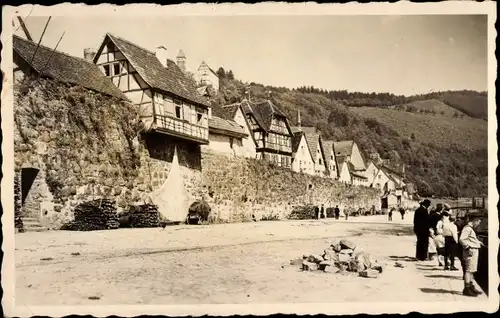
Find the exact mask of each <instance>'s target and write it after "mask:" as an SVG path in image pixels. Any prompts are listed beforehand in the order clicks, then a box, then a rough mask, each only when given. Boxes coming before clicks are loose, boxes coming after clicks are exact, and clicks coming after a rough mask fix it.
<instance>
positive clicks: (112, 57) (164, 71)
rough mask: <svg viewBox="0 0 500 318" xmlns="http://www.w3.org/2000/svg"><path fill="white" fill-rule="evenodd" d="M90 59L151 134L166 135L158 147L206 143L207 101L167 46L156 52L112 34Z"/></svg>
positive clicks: (159, 48) (157, 141) (189, 145)
mask: <svg viewBox="0 0 500 318" xmlns="http://www.w3.org/2000/svg"><path fill="white" fill-rule="evenodd" d="M89 58H91V59H92V61H93V63H95V64H96V65H97V67H98V68H99V69H100V70H101V72H102V73H103V74H104V75H105V76H106V77H108V78H109V79H111V81H112V82H113V83H114V84H115V85H116V87H118V88H119V89H120V90H121V91H122V92H123V94H125V96H127V97H128V98H129V99H130V100H131V101H132V102H133V103H134V104H135V105H137V107H139V109H140V113H141V114H142V120H143V122H144V123H145V124H146V127H147V129H148V131H149V132H152V133H154V134H157V135H158V134H159V135H163V136H164V138H163V139H161V138H160V139H158V138H159V137H158V136H156V142H155V143H156V144H157V145H161V144H164V143H167V144H169V143H170V144H173V143H177V144H178V145H181V146H182V145H183V144H184V145H186V147H184V148H191V150H193V149H195V148H198V149H199V146H200V145H204V144H208V142H209V133H208V126H209V123H208V115H209V114H208V113H209V108H210V105H209V103H208V100H207V99H206V98H204V97H203V96H201V95H200V94H199V93H198V91H197V86H196V83H195V81H194V80H193V79H191V78H189V77H188V76H185V73H184V70H183V69H182V67H183V65H182V64H179V65H180V66H179V65H178V64H176V62H174V61H173V60H171V59H169V58H168V51H167V48H165V47H164V46H161V45H159V46H157V48H156V50H155V51H154V52H152V51H150V50H148V49H145V48H143V47H140V46H138V45H137V44H134V43H132V42H130V41H128V40H125V39H123V38H120V37H117V36H114V35H112V34H109V33H108V34H106V36H105V38H104V40H103V42H102V43H101V45H100V47H99V49H98V50H97V51H96V53H95V56H93V57H92V56H89ZM177 60H178V62H179V61H180V62H182V61H183V60H182V59H179V58H178V59H177ZM181 148H183V147H181ZM171 150H172V149H171ZM191 150H190V149H187V150H186V152H192V151H191ZM170 152H172V153H173V150H172V151H170ZM181 152H182V151H181ZM170 157H171V156H170ZM195 159H196V158H195Z"/></svg>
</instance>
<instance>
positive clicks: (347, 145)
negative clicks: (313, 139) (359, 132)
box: [333, 140, 366, 171]
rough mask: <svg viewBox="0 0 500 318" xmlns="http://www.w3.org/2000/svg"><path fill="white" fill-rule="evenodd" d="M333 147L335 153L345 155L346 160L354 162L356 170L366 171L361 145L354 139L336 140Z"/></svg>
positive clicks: (338, 155) (339, 155) (340, 155)
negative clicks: (360, 149)
mask: <svg viewBox="0 0 500 318" xmlns="http://www.w3.org/2000/svg"><path fill="white" fill-rule="evenodd" d="M333 148H334V151H335V155H336V156H337V157H343V158H344V159H343V160H344V161H347V162H350V163H352V165H353V167H354V169H355V170H356V171H364V170H365V169H366V166H365V162H364V160H363V156H361V152H360V151H359V147H358V145H357V144H356V143H355V142H354V141H353V140H344V141H336V142H334V143H333Z"/></svg>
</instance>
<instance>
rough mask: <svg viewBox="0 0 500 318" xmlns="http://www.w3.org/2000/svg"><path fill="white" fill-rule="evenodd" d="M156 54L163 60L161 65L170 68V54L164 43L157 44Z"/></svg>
mask: <svg viewBox="0 0 500 318" xmlns="http://www.w3.org/2000/svg"><path fill="white" fill-rule="evenodd" d="M155 56H156V58H157V59H158V60H159V61H160V62H161V65H163V66H164V67H167V68H168V64H167V60H168V54H167V48H166V47H164V46H163V45H160V46H157V47H156V50H155Z"/></svg>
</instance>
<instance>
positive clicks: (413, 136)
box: [410, 133, 417, 141]
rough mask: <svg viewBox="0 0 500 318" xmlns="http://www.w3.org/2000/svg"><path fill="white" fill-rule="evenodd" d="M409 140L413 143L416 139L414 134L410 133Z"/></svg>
mask: <svg viewBox="0 0 500 318" xmlns="http://www.w3.org/2000/svg"><path fill="white" fill-rule="evenodd" d="M410 138H411V140H412V141H415V140H416V139H417V137H415V133H411V137H410Z"/></svg>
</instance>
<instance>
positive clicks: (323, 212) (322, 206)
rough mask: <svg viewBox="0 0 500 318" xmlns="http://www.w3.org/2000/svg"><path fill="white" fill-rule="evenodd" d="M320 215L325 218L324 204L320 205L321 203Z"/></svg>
mask: <svg viewBox="0 0 500 318" xmlns="http://www.w3.org/2000/svg"><path fill="white" fill-rule="evenodd" d="M320 217H321V218H322V219H324V218H325V205H324V204H322V205H321V210H320Z"/></svg>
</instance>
